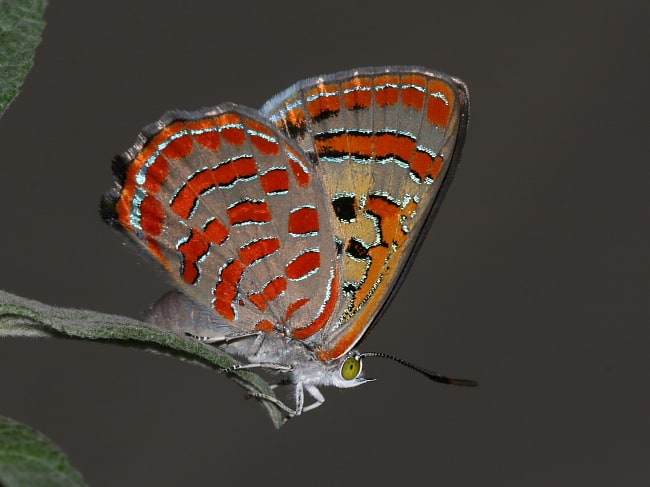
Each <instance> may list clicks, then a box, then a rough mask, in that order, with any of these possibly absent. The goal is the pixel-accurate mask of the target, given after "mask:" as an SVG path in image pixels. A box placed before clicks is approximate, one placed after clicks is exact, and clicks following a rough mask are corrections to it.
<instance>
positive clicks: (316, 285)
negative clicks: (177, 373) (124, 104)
mask: <svg viewBox="0 0 650 487" xmlns="http://www.w3.org/2000/svg"><path fill="white" fill-rule="evenodd" d="M114 172H115V174H116V177H117V179H118V184H117V186H116V188H115V189H114V190H113V191H111V192H109V193H108V194H107V195H106V196H105V198H104V201H103V205H102V206H103V213H104V217H105V218H106V219H107V220H109V222H111V223H113V224H114V225H115V226H117V227H118V228H120V229H122V230H123V231H124V232H125V233H126V234H127V235H129V236H130V237H131V238H132V239H133V240H134V241H136V242H137V243H138V244H139V245H141V246H142V247H144V248H145V249H146V251H147V253H148V254H150V255H151V256H153V257H154V258H155V259H156V260H157V261H159V262H160V263H161V264H162V265H163V266H164V267H165V268H166V269H167V270H168V271H169V273H170V274H171V275H172V276H173V277H174V278H175V280H176V282H177V283H178V286H179V288H180V289H181V290H182V291H183V292H184V293H186V294H187V295H189V296H190V297H192V298H193V300H194V301H195V302H196V303H199V304H203V305H205V306H206V307H209V308H210V309H211V310H212V311H213V312H214V313H215V314H216V315H217V316H218V317H219V318H220V319H221V321H223V322H225V323H226V324H230V325H232V326H233V327H234V328H235V329H236V330H240V331H244V332H245V331H251V330H253V329H256V330H263V331H266V332H269V333H275V332H279V333H281V334H282V335H288V336H292V335H293V336H295V337H298V338H307V337H309V336H312V335H314V334H315V333H317V332H318V331H319V330H320V329H321V328H322V327H323V326H324V325H325V324H326V323H327V322H328V320H330V318H331V316H332V315H333V314H335V310H336V306H337V299H338V296H339V290H338V288H337V286H338V283H339V276H338V272H339V271H338V267H337V266H338V265H339V264H338V260H337V256H336V253H337V251H336V246H335V242H334V240H333V237H332V235H333V230H332V228H331V222H330V218H329V214H328V211H329V210H326V211H322V210H321V209H322V208H328V207H329V206H328V205H329V197H328V196H327V193H326V192H325V191H324V189H323V187H322V183H321V181H320V179H319V177H316V175H315V174H314V173H313V172H312V169H311V168H310V164H309V163H308V162H307V161H306V160H305V157H304V155H303V154H302V153H301V151H300V149H299V148H297V147H295V146H293V145H292V143H290V142H287V141H286V140H285V138H284V137H283V136H282V135H281V134H280V133H279V131H278V129H277V128H276V127H275V126H274V125H272V124H270V123H269V122H268V120H266V119H265V118H263V117H261V116H260V114H259V113H258V112H256V111H254V110H250V109H247V108H245V107H241V106H238V105H234V104H223V105H220V106H217V107H215V108H211V109H207V110H202V111H199V112H170V113H168V114H167V115H165V116H164V117H163V118H162V119H161V120H160V121H159V122H157V123H155V124H153V125H152V126H150V127H148V128H146V129H145V130H144V131H143V133H142V134H141V135H140V136H139V138H138V141H137V142H136V144H135V145H134V146H133V147H132V148H131V149H129V150H128V151H127V152H126V153H124V154H123V155H122V156H120V157H118V158H117V159H116V161H115V162H114ZM206 326H209V325H206ZM208 332H209V330H206V333H208Z"/></svg>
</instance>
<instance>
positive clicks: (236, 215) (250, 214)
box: [226, 200, 272, 225]
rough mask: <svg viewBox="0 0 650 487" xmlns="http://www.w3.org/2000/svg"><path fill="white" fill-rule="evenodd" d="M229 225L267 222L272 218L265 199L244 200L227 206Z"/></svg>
mask: <svg viewBox="0 0 650 487" xmlns="http://www.w3.org/2000/svg"><path fill="white" fill-rule="evenodd" d="M226 211H227V213H228V218H229V219H230V225H241V224H242V223H267V222H270V221H271V220H272V217H271V209H270V208H269V204H268V203H267V202H266V201H251V200H244V201H240V202H239V203H237V204H235V205H234V206H232V207H230V208H228V209H227V210H226Z"/></svg>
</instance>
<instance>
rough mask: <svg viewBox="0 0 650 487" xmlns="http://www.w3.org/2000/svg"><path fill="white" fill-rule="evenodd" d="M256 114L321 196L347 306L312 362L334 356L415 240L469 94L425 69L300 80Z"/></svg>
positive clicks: (368, 314) (381, 302)
mask: <svg viewBox="0 0 650 487" xmlns="http://www.w3.org/2000/svg"><path fill="white" fill-rule="evenodd" d="M261 111H262V113H263V114H264V115H265V116H267V117H268V118H269V120H271V121H272V122H273V123H274V124H275V125H276V126H277V127H278V128H279V129H280V130H281V131H282V132H283V133H285V134H286V135H287V137H290V138H292V139H293V140H295V141H296V142H297V143H298V145H299V146H300V147H301V148H302V150H303V151H304V152H305V153H306V154H307V156H308V157H309V158H310V160H312V161H313V162H314V163H315V166H314V169H315V170H316V171H318V172H319V173H320V174H321V177H322V179H323V181H324V185H325V188H326V190H327V192H328V195H329V200H330V205H331V219H332V225H333V229H334V233H335V235H336V237H337V239H338V241H339V245H340V246H342V249H343V257H342V261H343V264H342V275H341V281H342V282H341V289H342V291H343V298H342V299H343V301H344V302H345V305H344V309H342V311H341V313H340V315H339V317H338V319H337V320H332V321H331V322H330V323H329V324H328V325H327V327H326V328H325V329H324V330H323V332H322V337H321V339H322V343H321V347H322V351H321V352H320V357H321V359H323V360H329V359H334V358H338V357H340V356H341V355H343V354H344V353H345V352H347V351H348V350H350V348H352V347H353V346H354V345H355V344H357V343H358V342H359V340H360V339H361V338H362V337H363V336H364V334H365V333H367V331H368V330H369V328H370V327H371V326H372V324H373V323H375V322H376V320H377V319H378V317H379V316H380V314H381V311H382V310H383V309H384V307H385V305H386V304H387V303H388V302H389V300H390V298H391V297H392V296H393V295H394V293H395V291H396V290H397V288H398V287H399V284H400V283H401V280H402V278H403V276H404V275H405V271H406V270H407V268H408V266H409V263H410V262H411V259H412V258H413V256H414V253H415V250H416V249H417V248H418V246H419V244H421V242H422V238H423V236H424V234H425V233H426V229H427V226H428V225H429V224H430V222H431V220H432V218H433V216H434V214H435V211H436V209H437V207H438V206H439V204H440V202H441V200H442V196H443V195H444V193H445V191H446V188H447V187H448V186H449V184H450V182H451V178H452V176H453V172H454V170H455V166H456V164H457V162H458V160H459V157H460V151H461V147H462V142H463V138H464V133H465V129H466V125H467V121H468V115H469V98H468V91H467V88H466V86H465V84H464V83H463V82H462V81H460V80H458V79H455V78H452V77H450V76H447V75H445V74H443V73H438V72H434V71H429V70H426V69H424V68H417V67H400V66H396V67H386V68H364V69H358V70H352V71H346V72H342V73H336V74H332V75H327V76H321V77H317V78H312V79H308V80H305V81H302V82H299V83H297V84H295V85H294V86H292V87H290V88H289V89H287V90H285V91H284V92H282V93H280V94H278V95H276V96H275V97H273V98H271V99H270V100H269V101H268V102H267V103H266V104H265V105H264V106H263V107H262V110H261Z"/></svg>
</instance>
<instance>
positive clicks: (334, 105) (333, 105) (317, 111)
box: [305, 84, 341, 120]
mask: <svg viewBox="0 0 650 487" xmlns="http://www.w3.org/2000/svg"><path fill="white" fill-rule="evenodd" d="M340 90H341V87H340V86H339V85H336V84H332V85H319V86H317V87H316V88H314V89H312V90H309V91H308V92H307V93H305V98H309V97H316V98H315V99H314V100H312V101H308V102H307V110H308V111H309V115H310V116H311V118H313V119H316V120H318V119H319V118H324V117H329V116H331V115H334V114H336V113H338V112H339V111H340V110H341V97H340Z"/></svg>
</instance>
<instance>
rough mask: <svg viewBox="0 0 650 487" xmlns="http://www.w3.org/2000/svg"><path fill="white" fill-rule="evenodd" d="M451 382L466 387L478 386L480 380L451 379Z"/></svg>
mask: <svg viewBox="0 0 650 487" xmlns="http://www.w3.org/2000/svg"><path fill="white" fill-rule="evenodd" d="M449 384H452V385H455V386H464V387H476V386H478V382H477V381H475V380H471V379H449Z"/></svg>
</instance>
